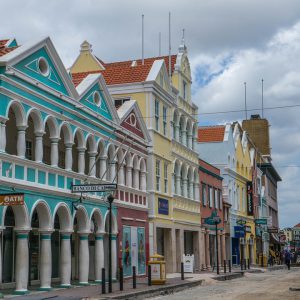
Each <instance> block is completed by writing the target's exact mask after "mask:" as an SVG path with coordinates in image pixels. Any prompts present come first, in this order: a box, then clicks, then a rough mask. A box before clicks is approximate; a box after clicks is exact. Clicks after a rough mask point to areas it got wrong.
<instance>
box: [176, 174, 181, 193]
mask: <svg viewBox="0 0 300 300" xmlns="http://www.w3.org/2000/svg"><path fill="white" fill-rule="evenodd" d="M175 178H176V191H175V194H177V195H180V192H181V191H180V190H181V187H180V176H179V175H175Z"/></svg>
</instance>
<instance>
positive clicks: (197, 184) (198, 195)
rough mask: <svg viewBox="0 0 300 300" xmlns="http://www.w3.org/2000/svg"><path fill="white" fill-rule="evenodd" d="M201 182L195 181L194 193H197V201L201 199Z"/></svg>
mask: <svg viewBox="0 0 300 300" xmlns="http://www.w3.org/2000/svg"><path fill="white" fill-rule="evenodd" d="M199 186H200V185H199V183H198V182H195V183H194V195H195V198H194V200H197V201H200V188H199Z"/></svg>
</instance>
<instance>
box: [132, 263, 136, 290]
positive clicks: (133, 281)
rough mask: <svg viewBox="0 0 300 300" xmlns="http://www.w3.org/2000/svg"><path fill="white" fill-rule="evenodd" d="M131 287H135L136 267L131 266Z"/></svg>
mask: <svg viewBox="0 0 300 300" xmlns="http://www.w3.org/2000/svg"><path fill="white" fill-rule="evenodd" d="M132 288H134V289H136V267H135V266H133V267H132Z"/></svg>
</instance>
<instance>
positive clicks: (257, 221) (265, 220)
mask: <svg viewBox="0 0 300 300" xmlns="http://www.w3.org/2000/svg"><path fill="white" fill-rule="evenodd" d="M267 222H268V221H267V219H255V224H257V225H267Z"/></svg>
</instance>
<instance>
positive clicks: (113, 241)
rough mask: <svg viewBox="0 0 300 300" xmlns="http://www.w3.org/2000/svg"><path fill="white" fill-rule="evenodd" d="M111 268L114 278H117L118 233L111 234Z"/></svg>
mask: <svg viewBox="0 0 300 300" xmlns="http://www.w3.org/2000/svg"><path fill="white" fill-rule="evenodd" d="M111 261H112V263H111V269H112V278H113V279H116V278H117V235H116V234H112V236H111Z"/></svg>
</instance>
